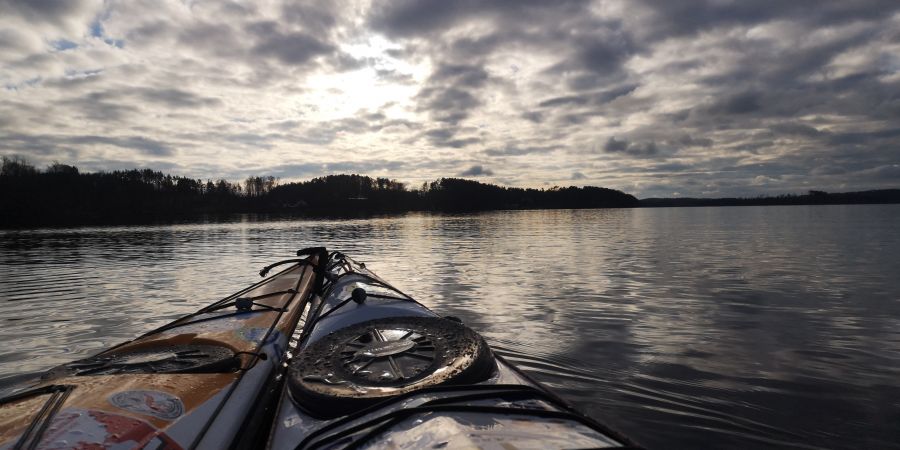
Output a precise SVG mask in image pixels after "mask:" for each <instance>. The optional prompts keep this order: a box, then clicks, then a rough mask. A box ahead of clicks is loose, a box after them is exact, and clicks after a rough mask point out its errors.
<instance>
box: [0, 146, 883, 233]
mask: <svg viewBox="0 0 900 450" xmlns="http://www.w3.org/2000/svg"><path fill="white" fill-rule="evenodd" d="M889 203H900V189H883V190H873V191H862V192H846V193H835V194H831V193H827V192H823V191H809V193H808V194H803V195H780V196H774V197H755V198H714V199H704V198H647V199H641V200H639V199H637V198H636V197H634V196H633V195H630V194H627V193H624V192H621V191H617V190H614V189H608V188H603V187H596V186H583V187H576V186H568V187H559V186H554V187H551V188H549V189H532V188H517V187H503V186H497V185H492V184H487V183H481V182H478V181H474V180H467V179H460V178H441V179H438V180H435V181H433V182H431V183H423V184H422V185H421V186H416V187H412V188H410V187H409V186H407V185H406V184H404V183H401V182H398V181H396V180H391V179H388V178H372V177H368V176H364V175H355V174H354V175H327V176H324V177H319V178H314V179H312V180H309V181H303V182H294V183H286V184H279V182H278V180H277V179H276V178H274V177H271V176H265V177H248V178H247V179H246V180H244V181H243V182H242V183H233V182H229V181H226V180H222V179H220V180H216V181H213V180H206V181H203V180H196V179H191V178H186V177H180V176H172V175H168V174H164V173H162V172H156V171H152V170H148V169H143V170H138V169H133V170H127V171H114V172H99V173H81V172H79V170H78V169H77V168H76V167H73V166H67V165H63V164H53V165H51V166H49V167H47V168H46V169H45V170H39V169H37V168H35V167H34V166H31V165H29V164H28V163H27V162H26V161H24V159H21V158H12V159H10V158H6V157H4V158H3V165H2V171H0V228H6V229H22V228H33V227H66V226H95V225H96V226H103V225H125V224H153V223H178V222H184V221H196V220H204V218H216V217H227V216H230V215H234V214H271V215H273V216H281V217H303V218H312V219H314V218H335V217H371V216H376V215H384V214H391V215H393V214H397V213H405V212H411V211H432V212H442V213H462V212H478V211H503V210H552V209H596V208H642V207H643V208H659V207H696V206H765V205H835V204H889Z"/></svg>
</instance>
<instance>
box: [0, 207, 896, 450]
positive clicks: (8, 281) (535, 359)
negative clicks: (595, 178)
mask: <svg viewBox="0 0 900 450" xmlns="http://www.w3.org/2000/svg"><path fill="white" fill-rule="evenodd" d="M311 245H327V246H328V247H329V248H333V249H340V250H343V251H344V252H345V253H347V254H348V255H350V256H353V257H354V258H356V259H357V260H360V261H364V262H366V263H367V265H368V267H369V268H371V269H372V270H373V271H375V272H376V273H378V274H380V275H381V276H382V277H383V278H385V279H386V280H388V281H390V282H392V283H393V284H395V285H396V286H397V287H399V288H401V289H403V290H405V291H406V292H407V293H409V294H411V295H412V296H414V297H416V298H417V299H418V300H420V301H422V302H423V303H425V304H426V305H429V306H430V307H431V308H432V309H434V310H435V311H437V312H440V313H443V314H452V315H456V316H459V317H460V318H462V319H463V320H464V321H465V322H466V323H467V324H468V325H470V326H471V327H473V328H475V329H476V330H478V331H480V332H481V333H482V334H483V335H484V336H485V337H486V338H487V340H488V342H489V343H490V344H491V345H492V346H493V348H494V349H495V350H496V351H498V352H499V353H501V354H503V355H505V356H507V357H508V359H510V360H512V361H513V362H514V363H516V364H518V365H519V366H520V367H522V368H523V369H524V370H526V371H527V372H528V373H530V374H532V375H533V376H534V377H536V378H537V379H539V380H540V381H542V382H544V383H546V384H548V385H549V386H551V387H552V388H553V389H555V390H556V391H557V392H558V393H559V394H561V395H562V396H563V397H565V398H567V399H569V400H571V401H572V402H574V403H575V404H577V405H578V406H579V407H581V408H582V409H583V410H585V411H587V412H588V413H589V414H591V415H593V416H594V417H596V418H598V419H600V420H602V421H604V422H607V423H609V424H610V425H612V426H613V427H614V428H618V429H620V430H621V431H623V432H624V433H626V434H628V435H630V436H632V437H634V439H635V440H637V441H638V442H640V443H642V444H643V445H645V446H647V447H650V448H698V447H718V448H736V447H765V446H778V447H791V446H795V447H803V448H816V447H827V448H835V447H839V448H900V205H871V206H867V205H853V206H808V207H807V206H789V207H779V206H772V207H733V208H666V209H625V210H576V211H569V210H564V211H509V212H495V213H485V214H477V215H461V216H449V215H430V214H409V215H405V216H401V217H391V218H376V219H365V220H335V221H307V220H303V221H266V220H262V219H256V218H253V217H242V218H239V220H237V221H234V222H229V223H199V224H181V225H166V226H146V227H108V228H80V229H66V230H26V231H0V277H2V278H0V324H2V326H0V342H2V346H0V385H3V384H6V385H7V386H8V385H9V384H10V383H12V382H14V381H15V380H16V379H19V378H20V377H19V375H21V374H23V373H27V372H33V371H39V370H44V369H47V368H49V367H51V366H53V365H55V364H59V363H63V362H67V361H70V360H73V359H76V358H81V357H85V356H88V355H91V354H92V353H95V352H97V351H99V350H101V349H103V348H105V347H107V346H110V345H112V344H115V343H118V342H121V341H124V340H128V339H131V338H133V337H135V336H136V335H138V334H139V333H141V332H144V331H147V330H150V329H152V328H154V327H157V326H159V325H162V324H164V323H167V322H170V321H172V320H173V319H175V318H177V317H179V316H181V315H184V314H187V313H190V312H193V311H194V310H196V309H198V308H199V307H201V306H204V305H206V304H208V303H211V302H212V301H214V300H217V299H219V298H221V297H224V296H226V295H228V294H230V293H232V292H234V291H237V290H238V289H239V288H241V287H243V286H246V285H249V284H250V283H252V282H255V281H256V279H258V277H257V276H256V272H257V271H258V270H259V269H260V268H261V267H262V266H263V265H265V264H267V263H270V262H273V261H276V260H278V259H281V258H283V257H288V256H290V255H291V254H292V253H293V251H294V250H296V249H298V248H300V247H306V246H311ZM2 389H3V388H2V386H0V391H2Z"/></svg>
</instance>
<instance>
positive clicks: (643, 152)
mask: <svg viewBox="0 0 900 450" xmlns="http://www.w3.org/2000/svg"><path fill="white" fill-rule="evenodd" d="M603 151H605V152H607V153H621V154H626V155H629V156H633V157H638V158H646V157H652V156H656V155H657V154H659V153H660V151H659V147H658V146H657V145H656V142H653V141H650V142H644V143H635V142H628V141H626V140H624V139H623V140H617V139H616V138H615V137H611V138H609V139H608V140H607V141H606V144H604V145H603Z"/></svg>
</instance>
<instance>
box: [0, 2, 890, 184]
mask: <svg viewBox="0 0 900 450" xmlns="http://www.w3.org/2000/svg"><path fill="white" fill-rule="evenodd" d="M0 155H3V156H11V155H20V156H23V157H25V158H26V159H27V160H28V161H29V162H31V163H32V164H35V165H37V166H39V167H43V166H46V165H48V164H51V163H53V162H59V163H63V164H72V165H76V166H77V167H79V169H81V170H82V171H109V170H117V169H130V168H151V169H155V170H162V171H164V172H167V173H172V174H175V175H183V176H189V177H193V178H200V179H204V180H205V179H209V178H212V179H218V178H225V179H229V180H233V181H237V180H241V179H243V178H245V177H247V176H251V175H273V176H276V177H279V178H280V179H281V181H282V182H289V181H297V180H304V179H310V178H313V177H317V176H322V175H326V174H331V173H362V174H368V175H371V176H380V177H389V178H394V179H397V180H400V181H403V182H406V183H409V184H410V185H411V186H413V187H415V186H418V185H421V183H422V182H425V181H432V180H434V179H437V178H440V177H465V178H470V179H476V180H479V181H483V182H488V183H495V184H500V185H506V186H520V187H536V188H547V187H551V186H554V185H558V186H569V185H576V186H582V185H594V186H604V187H609V188H614V189H619V190H622V191H624V192H628V193H631V194H633V195H635V196H638V197H641V198H646V197H674V196H682V197H687V196H693V197H721V196H732V195H738V196H755V195H765V194H782V193H804V192H806V191H807V190H810V189H816V190H826V191H829V192H841V191H854V190H865V189H878V188H889V187H890V188H897V187H900V1H897V0H854V1H846V0H839V1H826V0H794V1H784V0H735V1H731V0H687V1H678V0H629V1H605V0H604V1H569V0H560V1H545V0H499V1H487V0H463V1H455V0H426V1H415V2H411V1H378V2H352V1H340V0H331V1H322V2H315V1H306V2H278V1H256V0H255V1H234V2H228V1H218V0H217V1H164V0H151V1H114V0H107V1H90V0H61V1H56V0H0Z"/></svg>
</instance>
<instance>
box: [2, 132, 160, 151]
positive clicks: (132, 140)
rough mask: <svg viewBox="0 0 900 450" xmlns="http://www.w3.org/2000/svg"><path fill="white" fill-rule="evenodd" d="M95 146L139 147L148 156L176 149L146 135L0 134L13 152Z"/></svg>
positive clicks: (66, 149) (5, 146) (62, 149)
mask: <svg viewBox="0 0 900 450" xmlns="http://www.w3.org/2000/svg"><path fill="white" fill-rule="evenodd" d="M95 146H112V147H119V148H124V149H130V150H137V152H138V154H141V155H148V156H159V157H161V156H173V155H174V154H175V150H174V149H173V148H172V147H171V146H170V145H169V144H166V143H164V142H161V141H157V140H155V139H150V138H147V137H144V136H116V137H112V136H94V135H73V136H67V135H28V134H11V135H4V136H0V148H3V149H4V150H11V151H13V152H21V151H27V152H26V153H38V154H43V155H50V154H54V153H56V152H61V151H68V150H71V149H73V148H74V149H78V148H90V147H95Z"/></svg>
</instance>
